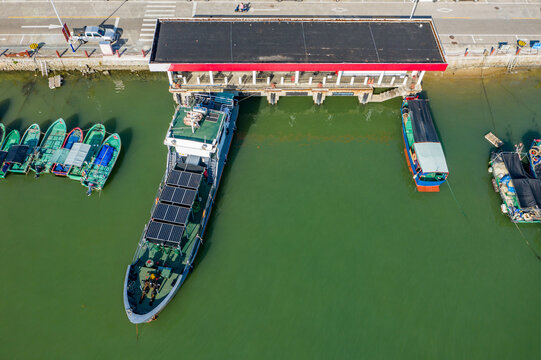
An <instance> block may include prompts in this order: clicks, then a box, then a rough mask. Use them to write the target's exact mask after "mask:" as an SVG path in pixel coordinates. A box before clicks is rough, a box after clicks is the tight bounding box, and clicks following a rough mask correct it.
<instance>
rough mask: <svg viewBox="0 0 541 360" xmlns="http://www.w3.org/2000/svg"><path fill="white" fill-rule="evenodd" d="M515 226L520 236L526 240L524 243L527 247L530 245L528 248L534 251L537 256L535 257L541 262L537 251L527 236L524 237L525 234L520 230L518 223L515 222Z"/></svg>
mask: <svg viewBox="0 0 541 360" xmlns="http://www.w3.org/2000/svg"><path fill="white" fill-rule="evenodd" d="M513 224H515V227H516V228H517V230H518V232H519V234H520V236H522V238H523V239H524V241H525V242H526V245H528V247H529V248H530V250H532V252H533V254H534V255H535V257H536V258H537V260H541V256H539V254H538V253H537V251H535V249H534V248H533V246H532V244H530V242H529V241H528V239H527V238H526V236H524V233H523V232H522V230H520V228H519V227H518V225H517V223H516V222H514V221H513Z"/></svg>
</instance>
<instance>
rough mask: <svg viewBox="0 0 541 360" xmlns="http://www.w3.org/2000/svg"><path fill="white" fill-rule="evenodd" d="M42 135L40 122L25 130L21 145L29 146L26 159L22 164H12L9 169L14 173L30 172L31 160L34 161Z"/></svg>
mask: <svg viewBox="0 0 541 360" xmlns="http://www.w3.org/2000/svg"><path fill="white" fill-rule="evenodd" d="M40 137H41V129H40V128H39V125H38V124H32V125H30V126H29V127H28V129H26V131H25V132H24V135H23V138H22V139H21V145H25V146H28V149H27V151H26V159H25V160H24V161H23V162H22V163H20V164H11V166H10V168H9V171H11V172H14V173H23V174H26V173H28V170H29V167H30V162H31V161H32V155H33V154H34V151H35V150H36V147H37V146H38V145H39V139H40Z"/></svg>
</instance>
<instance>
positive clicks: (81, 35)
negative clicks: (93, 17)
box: [71, 26, 118, 42]
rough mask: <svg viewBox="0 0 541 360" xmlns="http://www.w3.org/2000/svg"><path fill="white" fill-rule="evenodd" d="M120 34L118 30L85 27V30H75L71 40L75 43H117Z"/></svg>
mask: <svg viewBox="0 0 541 360" xmlns="http://www.w3.org/2000/svg"><path fill="white" fill-rule="evenodd" d="M117 37H118V34H117V32H116V29H110V28H104V27H103V26H85V27H84V28H74V29H73V32H72V34H71V39H72V40H74V41H82V42H88V41H94V42H98V41H110V42H115V41H116V40H117Z"/></svg>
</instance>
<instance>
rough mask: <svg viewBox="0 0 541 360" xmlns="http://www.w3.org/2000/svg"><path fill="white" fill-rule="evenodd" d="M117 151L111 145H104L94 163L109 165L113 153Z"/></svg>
mask: <svg viewBox="0 0 541 360" xmlns="http://www.w3.org/2000/svg"><path fill="white" fill-rule="evenodd" d="M114 152H115V148H114V147H112V146H109V145H103V146H102V148H101V149H100V153H99V154H98V156H97V157H96V160H95V161H94V164H97V165H101V166H107V165H109V162H110V161H111V159H112V158H113V154H114Z"/></svg>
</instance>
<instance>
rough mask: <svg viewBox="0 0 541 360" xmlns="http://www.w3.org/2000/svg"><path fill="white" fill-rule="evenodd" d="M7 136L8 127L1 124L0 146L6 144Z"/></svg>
mask: <svg viewBox="0 0 541 360" xmlns="http://www.w3.org/2000/svg"><path fill="white" fill-rule="evenodd" d="M5 135H6V127H5V126H4V124H0V145H2V143H3V142H4V136H5Z"/></svg>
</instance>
